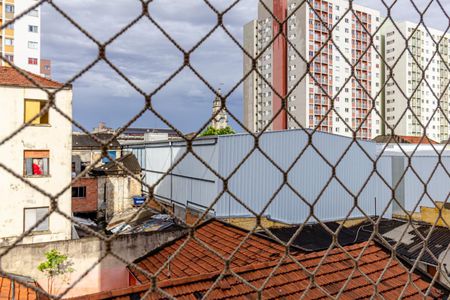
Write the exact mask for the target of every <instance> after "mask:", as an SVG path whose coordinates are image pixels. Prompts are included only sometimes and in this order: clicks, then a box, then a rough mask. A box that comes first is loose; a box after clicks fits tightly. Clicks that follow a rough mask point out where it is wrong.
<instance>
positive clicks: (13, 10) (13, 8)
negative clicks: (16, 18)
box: [5, 3, 16, 14]
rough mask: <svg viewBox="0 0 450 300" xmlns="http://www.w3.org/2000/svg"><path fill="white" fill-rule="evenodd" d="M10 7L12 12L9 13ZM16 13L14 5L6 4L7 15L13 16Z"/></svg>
mask: <svg viewBox="0 0 450 300" xmlns="http://www.w3.org/2000/svg"><path fill="white" fill-rule="evenodd" d="M8 7H10V8H11V10H9V11H8ZM15 11H16V9H15V7H14V4H11V3H5V13H11V14H13V13H15Z"/></svg>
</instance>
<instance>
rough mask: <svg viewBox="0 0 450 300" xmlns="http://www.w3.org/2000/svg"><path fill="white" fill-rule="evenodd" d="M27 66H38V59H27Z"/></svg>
mask: <svg viewBox="0 0 450 300" xmlns="http://www.w3.org/2000/svg"><path fill="white" fill-rule="evenodd" d="M28 64H29V65H37V64H38V59H37V58H32V57H29V58H28Z"/></svg>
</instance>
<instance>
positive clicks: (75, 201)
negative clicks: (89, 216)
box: [72, 177, 98, 212]
mask: <svg viewBox="0 0 450 300" xmlns="http://www.w3.org/2000/svg"><path fill="white" fill-rule="evenodd" d="M83 186H85V187H86V197H84V198H78V197H72V212H93V211H97V202H98V193H97V191H98V187H97V178H94V177H86V178H80V179H78V180H77V181H76V182H74V183H73V184H72V187H83Z"/></svg>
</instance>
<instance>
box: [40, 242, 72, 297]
mask: <svg viewBox="0 0 450 300" xmlns="http://www.w3.org/2000/svg"><path fill="white" fill-rule="evenodd" d="M45 257H46V259H47V260H46V261H44V262H42V263H40V264H39V265H38V267H37V268H38V270H39V271H41V272H42V273H44V274H45V276H46V277H47V283H48V292H49V293H50V294H53V288H54V283H55V279H56V278H57V277H60V276H62V277H65V276H66V275H68V274H70V273H72V272H73V271H75V270H74V268H72V266H73V262H72V261H71V260H70V259H69V258H68V256H67V255H64V254H62V253H60V252H59V251H58V250H56V249H53V250H50V251H48V252H46V253H45ZM66 280H67V278H63V281H66Z"/></svg>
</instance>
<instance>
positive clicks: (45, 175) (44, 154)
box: [23, 149, 51, 178]
mask: <svg viewBox="0 0 450 300" xmlns="http://www.w3.org/2000/svg"><path fill="white" fill-rule="evenodd" d="M27 152H28V153H30V152H34V154H31V155H36V153H42V154H41V155H38V156H36V157H34V156H31V155H27ZM29 156H30V157H29ZM29 159H31V161H33V160H34V159H40V160H44V159H46V160H47V165H46V167H45V165H44V166H43V167H42V169H43V174H42V175H35V174H28V172H27V171H28V170H29V168H28V166H27V165H28V164H27V160H29ZM32 168H33V167H31V172H33V170H32ZM45 170H47V172H46V173H45ZM23 176H24V177H26V178H48V177H51V176H50V150H35V149H25V150H23Z"/></svg>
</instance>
